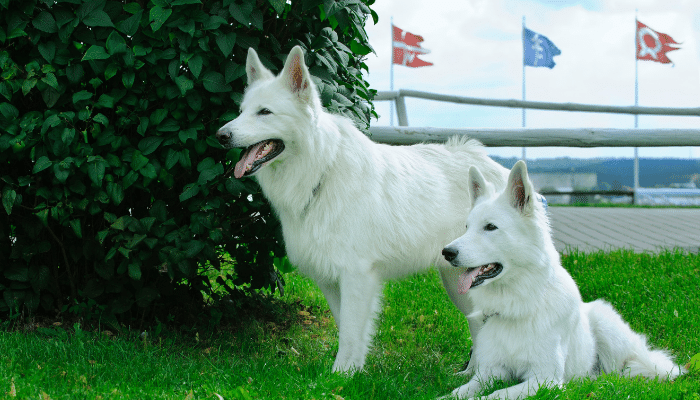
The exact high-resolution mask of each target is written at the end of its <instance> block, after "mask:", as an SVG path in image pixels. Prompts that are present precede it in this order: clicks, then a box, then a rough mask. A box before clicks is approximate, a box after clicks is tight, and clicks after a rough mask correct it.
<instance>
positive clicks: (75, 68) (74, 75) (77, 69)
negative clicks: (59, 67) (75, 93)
mask: <svg viewBox="0 0 700 400" xmlns="http://www.w3.org/2000/svg"><path fill="white" fill-rule="evenodd" d="M83 75H85V72H84V71H83V66H82V65H80V64H73V65H69V66H67V67H66V77H67V78H68V80H69V81H71V83H77V82H80V80H81V79H83Z"/></svg>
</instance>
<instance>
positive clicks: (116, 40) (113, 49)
mask: <svg viewBox="0 0 700 400" xmlns="http://www.w3.org/2000/svg"><path fill="white" fill-rule="evenodd" d="M105 45H106V47H107V52H108V53H109V54H117V53H124V52H126V41H124V38H123V37H122V36H121V35H120V34H119V33H118V32H117V31H112V33H110V34H109V36H108V37H107V42H106V43H105Z"/></svg>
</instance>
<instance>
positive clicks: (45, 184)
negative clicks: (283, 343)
mask: <svg viewBox="0 0 700 400" xmlns="http://www.w3.org/2000/svg"><path fill="white" fill-rule="evenodd" d="M371 2H372V1H371V0H361V1H360V0H355V1H335V0H303V1H291V2H289V1H285V0H214V1H210V0H150V1H144V0H136V1H129V0H126V1H106V0H87V1H81V0H57V1H55V0H40V1H37V0H21V1H20V0H0V10H1V12H0V20H1V21H2V24H0V66H1V69H2V72H1V75H0V195H1V196H2V206H3V207H2V210H0V272H1V273H0V293H1V294H2V296H0V315H3V314H4V315H5V316H7V315H8V314H9V315H10V316H12V315H16V314H17V313H18V312H24V311H30V312H37V310H39V311H41V310H43V311H47V312H54V311H55V310H65V309H68V310H70V311H73V312H75V313H78V314H81V315H83V316H85V315H101V316H102V318H105V319H111V320H114V317H115V316H118V315H120V314H121V315H122V316H123V317H135V316H139V317H140V318H144V317H145V318H148V317H151V316H153V315H157V312H158V311H159V310H167V309H169V308H172V307H174V306H178V305H189V306H197V305H201V304H202V302H203V301H204V298H205V296H204V294H209V293H211V284H212V283H211V282H210V279H209V278H207V277H206V276H205V273H204V272H205V271H206V270H209V275H210V276H213V277H215V278H216V281H218V282H219V283H220V284H223V283H224V281H225V280H232V281H233V282H235V283H236V284H238V285H240V284H243V283H249V284H250V287H252V288H261V287H272V288H273V290H274V287H275V286H276V285H279V284H281V279H280V277H279V274H278V272H277V270H276V269H275V267H274V266H273V259H274V258H275V257H277V258H279V257H282V256H283V247H282V244H281V236H280V232H279V229H278V222H277V220H276V219H275V217H274V215H273V214H272V212H271V210H270V207H269V205H268V204H267V203H266V202H265V201H264V198H263V197H262V195H261V193H260V191H259V188H258V187H257V185H256V184H255V182H254V181H251V180H242V181H239V180H235V179H233V178H232V177H231V176H230V175H231V171H232V165H231V164H232V162H235V161H236V160H237V159H238V156H239V152H240V150H230V151H228V152H225V151H224V150H223V149H222V148H221V146H220V145H219V144H218V143H217V142H216V140H214V137H213V134H214V133H215V132H216V130H217V129H218V128H219V127H220V126H222V125H223V124H224V123H225V122H226V121H229V120H231V119H233V118H235V117H236V116H237V110H238V105H239V104H240V101H241V99H242V92H243V88H244V85H245V79H246V77H245V65H244V64H245V56H246V53H247V49H248V47H253V48H255V49H256V50H257V51H258V54H259V55H260V58H261V60H262V61H263V63H264V64H266V65H267V66H268V67H269V68H271V69H272V70H279V69H280V68H281V66H282V63H283V61H284V59H285V57H286V54H287V53H288V51H289V50H290V49H291V48H292V47H293V46H294V45H297V44H298V45H301V46H302V47H303V48H304V49H305V50H306V62H307V64H308V65H309V66H310V70H311V73H312V74H313V75H315V77H316V78H315V82H316V84H317V85H318V87H319V91H320V93H321V97H322V100H323V103H324V105H325V106H326V107H327V108H328V109H330V110H331V111H334V112H338V113H342V114H345V115H347V116H349V117H350V118H353V119H354V120H355V121H356V122H357V123H358V126H360V127H362V128H363V129H365V130H366V129H367V127H368V124H369V117H370V115H371V114H372V113H373V110H372V109H371V106H370V105H369V104H370V103H369V101H370V100H371V96H372V95H373V91H371V90H369V88H368V84H367V82H365V81H364V80H363V79H362V75H361V69H363V68H364V69H366V66H365V65H364V64H363V63H362V56H363V55H365V54H367V53H369V52H370V51H371V48H370V47H369V44H368V40H367V36H366V34H365V31H364V23H365V20H366V19H367V18H368V15H370V14H371V15H372V16H373V18H374V19H375V22H376V14H374V13H373V12H372V11H371V10H370V9H369V7H368V6H369V5H370V4H371ZM226 253H228V255H230V258H229V257H228V256H226V257H224V255H225V254H226ZM212 269H213V271H214V273H213V274H212V273H211V270H212ZM227 287H228V289H229V290H233V289H231V287H230V285H229V286H227ZM69 307H70V308H69Z"/></svg>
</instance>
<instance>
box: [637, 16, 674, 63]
mask: <svg viewBox="0 0 700 400" xmlns="http://www.w3.org/2000/svg"><path fill="white" fill-rule="evenodd" d="M677 44H679V43H678V42H676V41H675V40H673V38H672V37H670V36H668V35H667V34H665V33H660V32H657V31H655V30H653V29H651V28H649V27H648V26H646V25H644V24H643V23H641V22H639V21H637V59H638V60H649V61H655V62H659V63H662V64H670V63H671V60H669V59H668V57H666V53H667V52H669V51H673V50H678V49H679V47H676V46H673V45H677Z"/></svg>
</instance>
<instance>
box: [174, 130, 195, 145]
mask: <svg viewBox="0 0 700 400" xmlns="http://www.w3.org/2000/svg"><path fill="white" fill-rule="evenodd" d="M178 136H179V137H180V141H181V142H182V143H185V142H186V141H187V139H192V140H196V139H197V130H196V129H194V128H189V129H185V130H182V131H180V133H179V134H178Z"/></svg>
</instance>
